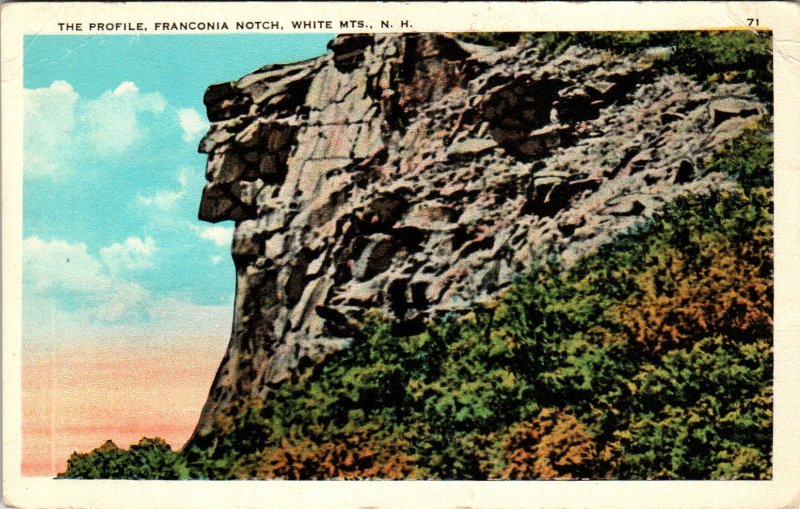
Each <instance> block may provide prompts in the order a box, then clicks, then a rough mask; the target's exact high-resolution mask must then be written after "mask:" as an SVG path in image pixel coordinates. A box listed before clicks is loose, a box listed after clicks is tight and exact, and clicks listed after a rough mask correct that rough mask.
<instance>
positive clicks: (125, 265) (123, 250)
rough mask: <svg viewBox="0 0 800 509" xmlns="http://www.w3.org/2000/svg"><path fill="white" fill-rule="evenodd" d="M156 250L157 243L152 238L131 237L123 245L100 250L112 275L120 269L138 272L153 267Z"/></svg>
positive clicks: (117, 244) (112, 245)
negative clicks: (152, 257) (137, 270)
mask: <svg viewBox="0 0 800 509" xmlns="http://www.w3.org/2000/svg"><path fill="white" fill-rule="evenodd" d="M156 250H157V248H156V241H155V240H153V238H152V237H145V238H144V239H140V238H138V237H129V238H128V239H127V240H126V241H125V242H123V243H122V244H120V243H114V244H111V245H110V246H107V247H103V248H100V259H102V260H103V262H104V263H105V264H106V265H107V266H108V268H109V269H110V270H111V273H112V274H116V273H117V272H118V271H119V270H120V269H127V270H136V269H143V268H147V267H151V266H152V260H151V256H152V255H153V253H154V252H155V251H156Z"/></svg>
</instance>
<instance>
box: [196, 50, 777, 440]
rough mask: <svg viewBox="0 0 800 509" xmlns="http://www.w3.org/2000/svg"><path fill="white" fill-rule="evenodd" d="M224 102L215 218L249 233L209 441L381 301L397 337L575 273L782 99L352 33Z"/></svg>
mask: <svg viewBox="0 0 800 509" xmlns="http://www.w3.org/2000/svg"><path fill="white" fill-rule="evenodd" d="M329 49H330V51H329V53H328V54H326V55H323V56H321V57H319V58H316V59H312V60H308V61H304V62H298V63H294V64H278V65H271V66H267V67H264V68H261V69H258V70H257V71H255V72H253V73H252V74H249V75H247V76H245V77H243V78H241V79H240V80H238V81H235V82H230V83H222V84H217V85H212V86H211V87H209V89H208V91H207V92H206V95H205V98H204V102H205V104H206V106H207V112H208V118H209V120H210V121H211V129H210V130H209V132H208V134H207V135H206V136H205V138H204V139H203V140H202V142H201V145H200V151H201V152H204V153H207V154H208V165H207V169H206V178H207V180H208V183H207V184H206V186H205V189H204V190H203V196H202V201H201V205H200V211H199V217H200V219H203V220H206V221H211V222H219V221H234V222H235V225H236V227H235V232H234V238H233V244H232V255H233V259H234V262H235V266H236V298H235V309H234V317H233V327H232V336H231V340H230V344H229V346H228V350H227V353H226V355H225V357H224V359H223V360H222V363H221V365H220V368H219V371H218V373H217V376H216V378H215V380H214V382H213V386H212V388H211V391H210V394H209V397H208V400H207V402H206V405H205V406H204V408H203V411H202V415H201V417H200V422H199V423H198V426H197V429H196V431H195V436H198V435H203V434H205V433H208V432H209V431H210V430H211V426H212V423H213V421H214V418H215V415H217V414H218V413H220V412H222V413H224V412H225V411H226V410H228V409H229V408H230V407H232V406H234V405H236V404H238V403H241V402H245V401H248V400H252V399H263V398H265V397H266V395H267V394H268V393H269V392H270V391H271V390H273V389H274V388H275V387H276V386H278V385H279V384H281V383H282V382H283V381H284V380H285V379H286V378H287V377H288V376H289V374H290V373H291V372H292V370H294V369H296V368H298V367H302V366H304V365H309V364H312V363H315V362H318V361H319V360H321V359H323V358H324V357H325V356H326V355H328V354H330V353H332V352H335V351H336V350H339V349H341V348H342V347H344V346H345V345H346V344H347V343H348V340H349V338H350V337H351V336H352V330H353V327H357V326H358V323H359V321H360V320H361V319H362V318H363V317H364V315H365V313H366V312H367V311H368V310H370V309H372V308H380V309H382V310H384V311H385V312H387V313H389V314H390V315H391V316H392V317H393V318H394V320H395V327H396V329H397V332H399V333H414V332H418V331H419V330H421V327H422V326H423V324H424V323H425V321H426V320H427V319H429V318H432V317H434V316H438V315H443V314H447V313H451V312H459V311H461V310H465V309H468V308H469V306H470V305H472V304H474V303H479V302H487V301H491V300H493V299H496V298H497V297H498V296H499V295H500V294H501V293H502V292H503V290H504V288H506V287H508V286H509V285H510V284H511V283H512V281H513V280H514V278H515V276H517V275H518V274H520V273H522V272H524V271H525V270H526V268H528V267H529V266H531V264H532V263H535V262H536V261H537V260H541V259H543V258H544V257H546V256H548V255H550V254H553V253H555V254H557V255H558V256H560V257H561V258H562V260H564V261H565V263H567V264H569V263H571V262H573V261H574V260H576V259H578V258H580V257H581V256H582V255H584V254H585V253H588V252H589V251H591V250H593V249H595V248H596V247H597V246H599V245H601V244H603V243H605V242H607V241H608V240H609V239H611V238H612V237H613V236H614V235H615V234H617V233H620V232H622V231H624V230H626V229H628V228H629V227H631V226H632V225H634V224H637V223H640V222H642V221H643V220H644V219H646V218H648V217H650V216H651V215H652V214H653V213H654V212H655V211H657V210H658V209H659V208H660V207H661V206H662V205H663V204H665V203H668V202H669V201H671V200H672V199H673V198H675V197H676V196H678V195H680V194H683V193H687V192H691V193H694V194H698V193H699V194H702V193H703V192H706V191H707V190H711V189H718V188H720V187H724V186H729V185H730V182H729V181H727V180H726V179H725V178H724V177H723V176H721V175H720V174H718V173H710V174H705V175H701V173H700V172H698V171H696V169H697V168H699V167H700V166H701V163H702V161H703V159H704V158H705V157H706V156H708V155H709V154H712V153H713V152H714V150H715V149H716V148H717V147H719V146H721V145H722V144H723V143H724V142H725V141H727V140H730V139H733V138H734V137H736V136H738V135H739V134H740V133H741V132H742V130H743V129H744V128H745V126H746V125H747V124H748V123H749V122H750V123H751V121H752V119H753V118H754V117H756V116H758V115H760V114H761V113H763V106H762V105H761V103H759V102H758V100H757V99H756V98H755V97H754V96H753V95H752V94H751V93H750V87H749V86H748V85H744V84H738V85H734V84H720V85H708V84H702V85H701V84H700V83H698V82H696V81H694V80H693V79H691V78H689V77H687V76H685V75H681V74H670V73H659V72H655V71H654V69H653V68H652V67H651V64H652V62H653V61H654V60H655V59H658V58H661V56H662V55H663V54H665V53H666V52H668V51H669V49H666V48H653V49H651V50H648V51H645V52H642V53H640V54H637V55H635V56H631V57H617V56H611V55H609V54H608V53H604V52H602V51H599V50H594V49H587V48H583V47H581V46H572V47H570V48H568V49H567V50H566V51H563V52H559V53H557V54H550V53H547V52H544V51H542V50H541V49H540V48H539V47H537V45H536V44H534V43H532V42H525V41H523V42H520V43H519V44H517V45H515V46H512V47H509V48H507V49H503V50H498V49H495V48H489V47H485V46H479V45H473V44H468V43H465V42H462V41H459V40H457V39H455V38H453V37H450V36H447V35H442V34H413V35H402V36H399V35H345V36H339V37H337V38H335V39H334V40H333V41H332V42H331V43H330V45H329Z"/></svg>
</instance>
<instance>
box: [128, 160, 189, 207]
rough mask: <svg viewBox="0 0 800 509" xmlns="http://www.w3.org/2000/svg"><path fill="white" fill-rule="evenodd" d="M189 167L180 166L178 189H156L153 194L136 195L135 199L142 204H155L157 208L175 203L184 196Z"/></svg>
mask: <svg viewBox="0 0 800 509" xmlns="http://www.w3.org/2000/svg"><path fill="white" fill-rule="evenodd" d="M189 171H190V169H189V168H181V170H180V172H179V173H178V186H179V187H178V189H177V190H174V191H173V190H161V191H157V192H156V193H155V194H154V195H153V196H137V197H136V199H137V201H138V202H139V203H141V204H142V205H144V206H147V207H150V206H155V207H157V208H159V209H163V210H166V209H169V208H171V207H172V206H173V205H175V203H176V202H177V201H178V200H180V199H181V198H183V197H184V196H186V192H187V188H188V185H189Z"/></svg>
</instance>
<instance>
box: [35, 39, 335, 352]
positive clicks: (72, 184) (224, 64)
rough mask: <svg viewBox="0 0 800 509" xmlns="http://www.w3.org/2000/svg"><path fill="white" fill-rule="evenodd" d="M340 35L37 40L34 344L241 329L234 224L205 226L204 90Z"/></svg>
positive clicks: (321, 49)
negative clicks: (235, 307) (201, 211)
mask: <svg viewBox="0 0 800 509" xmlns="http://www.w3.org/2000/svg"><path fill="white" fill-rule="evenodd" d="M330 38H331V35H327V34H278V35H276V34H226V35H201V36H196V35H146V36H119V35H114V36H97V35H93V36H27V37H26V38H25V53H24V87H25V99H24V109H25V116H24V131H25V136H24V172H23V259H24V265H23V299H24V302H23V312H24V318H23V320H24V323H23V331H24V341H25V343H26V344H29V345H30V344H34V345H35V344H42V345H46V344H47V343H49V342H52V341H78V340H80V339H86V338H89V340H98V341H99V340H102V339H103V338H108V337H112V336H113V337H114V338H116V339H117V340H119V339H120V338H122V339H124V338H126V337H129V338H138V339H137V340H141V338H143V337H146V338H164V337H176V338H177V337H187V336H197V337H200V336H225V335H227V334H228V332H229V328H230V321H231V312H232V309H231V306H232V301H233V292H234V271H233V264H232V262H231V259H230V252H229V246H230V239H231V232H232V224H231V223H220V224H217V225H211V224H207V223H203V222H200V221H198V220H197V208H198V204H199V198H200V193H201V190H202V186H203V183H204V181H205V180H204V167H205V155H203V154H198V153H197V144H198V142H199V140H200V138H201V137H202V136H203V134H204V133H205V131H206V129H207V127H208V124H207V122H206V118H205V108H204V107H203V103H202V98H203V93H204V91H205V89H206V87H207V86H208V85H210V84H211V83H216V82H221V81H230V80H234V79H237V78H239V77H241V76H243V75H244V74H247V73H248V72H251V71H253V70H255V69H257V68H258V67H261V66H263V65H266V64H270V63H277V62H290V61H296V60H301V59H306V58H311V57H314V56H317V55H321V54H323V53H325V51H326V44H327V42H328V41H329V40H330Z"/></svg>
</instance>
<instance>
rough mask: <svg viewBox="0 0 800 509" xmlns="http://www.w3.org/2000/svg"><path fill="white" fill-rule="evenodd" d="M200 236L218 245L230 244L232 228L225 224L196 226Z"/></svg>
mask: <svg viewBox="0 0 800 509" xmlns="http://www.w3.org/2000/svg"><path fill="white" fill-rule="evenodd" d="M198 231H199V234H200V238H202V239H206V240H210V241H211V242H213V243H214V244H216V245H218V246H220V247H226V246H229V245H230V244H231V239H232V238H233V228H232V227H226V226H207V227H205V228H198Z"/></svg>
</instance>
